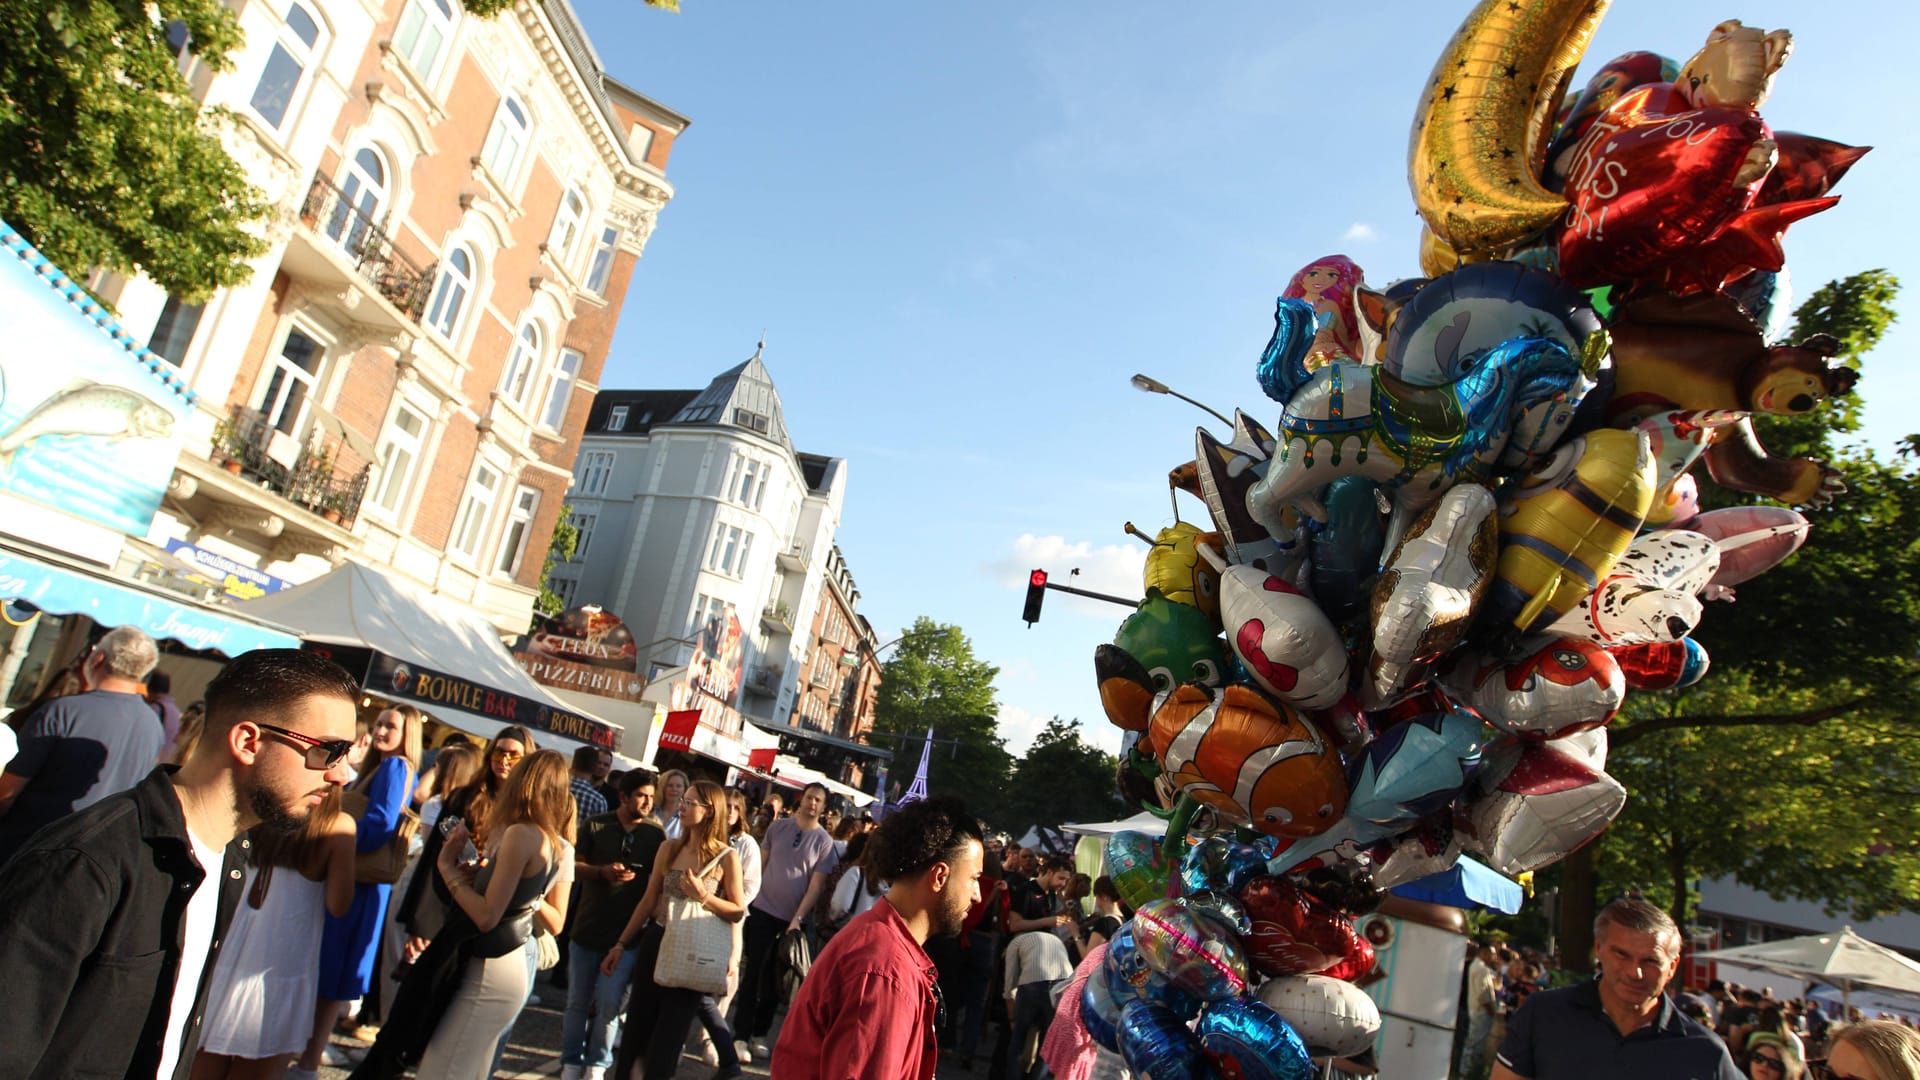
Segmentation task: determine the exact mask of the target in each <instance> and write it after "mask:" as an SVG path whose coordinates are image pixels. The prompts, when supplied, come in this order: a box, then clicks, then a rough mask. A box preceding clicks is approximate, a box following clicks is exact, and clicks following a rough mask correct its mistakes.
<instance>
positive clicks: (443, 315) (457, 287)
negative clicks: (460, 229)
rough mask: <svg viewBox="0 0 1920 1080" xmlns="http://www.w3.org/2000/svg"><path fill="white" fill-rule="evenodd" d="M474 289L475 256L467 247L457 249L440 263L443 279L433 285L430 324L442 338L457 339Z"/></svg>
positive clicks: (428, 321) (428, 310)
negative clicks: (455, 335) (455, 337)
mask: <svg viewBox="0 0 1920 1080" xmlns="http://www.w3.org/2000/svg"><path fill="white" fill-rule="evenodd" d="M472 288H473V256H472V254H470V253H469V252H468V251H467V249H466V248H464V247H457V248H454V249H453V251H452V252H450V253H449V254H448V255H447V257H446V259H445V260H443V261H442V262H441V263H440V280H438V281H436V282H434V283H433V299H432V300H431V301H430V302H429V303H428V304H427V325H428V326H431V327H432V328H433V329H434V330H436V331H438V332H439V334H440V336H441V337H444V338H451V337H453V332H454V330H455V329H456V328H458V327H459V325H460V309H461V308H462V307H464V306H465V305H466V302H467V293H468V292H469V291H471V290H472Z"/></svg>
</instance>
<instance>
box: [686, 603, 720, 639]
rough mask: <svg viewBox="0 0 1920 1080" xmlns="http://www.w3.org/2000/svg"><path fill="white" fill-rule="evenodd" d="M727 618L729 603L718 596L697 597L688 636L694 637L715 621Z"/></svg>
mask: <svg viewBox="0 0 1920 1080" xmlns="http://www.w3.org/2000/svg"><path fill="white" fill-rule="evenodd" d="M726 617H727V602H726V601H725V600H722V599H720V598H719V597H717V596H704V595H702V596H695V597H694V598H693V623H692V625H690V626H688V627H687V636H688V637H692V636H693V635H695V634H697V633H699V632H700V631H702V630H704V629H706V628H707V624H708V623H710V622H712V621H713V620H715V619H725V618H726Z"/></svg>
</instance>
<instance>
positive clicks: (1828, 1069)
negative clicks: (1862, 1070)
mask: <svg viewBox="0 0 1920 1080" xmlns="http://www.w3.org/2000/svg"><path fill="white" fill-rule="evenodd" d="M1810 1068H1811V1070H1812V1073H1813V1080H1867V1078H1866V1077H1864V1076H1848V1075H1847V1074H1846V1073H1838V1072H1834V1071H1833V1067H1832V1066H1830V1065H1828V1064H1827V1063H1826V1062H1824V1061H1816V1062H1813V1063H1812V1064H1811V1065H1810Z"/></svg>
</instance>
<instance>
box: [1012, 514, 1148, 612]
mask: <svg viewBox="0 0 1920 1080" xmlns="http://www.w3.org/2000/svg"><path fill="white" fill-rule="evenodd" d="M1146 563H1147V545H1145V544H1143V543H1141V542H1140V541H1138V540H1134V539H1131V538H1129V539H1128V541H1127V542H1126V543H1124V544H1103V545H1100V546H1098V547H1096V546H1094V544H1093V542H1092V541H1089V540H1077V541H1076V540H1069V539H1067V538H1066V537H1064V536H1035V535H1033V534H1032V533H1023V534H1021V536H1020V537H1019V538H1018V539H1017V540H1015V541H1014V542H1013V546H1012V550H1010V551H1008V552H1007V553H1006V554H1004V555H1002V556H1001V557H1000V558H998V559H995V560H994V561H993V562H991V563H989V564H988V566H987V571H988V573H990V574H991V575H992V576H993V579H994V580H995V581H996V582H998V583H999V584H1000V585H1001V587H1003V588H1006V589H1025V588H1026V587H1027V574H1028V573H1029V572H1030V571H1033V570H1045V571H1047V573H1048V574H1049V575H1050V580H1051V581H1052V583H1053V584H1056V585H1071V586H1073V587H1074V588H1076V589H1086V590H1087V591H1089V592H1097V593H1105V594H1107V595H1108V596H1118V597H1124V598H1126V599H1128V600H1137V599H1139V597H1140V596H1141V594H1142V592H1143V591H1144V588H1145V587H1144V586H1143V585H1142V584H1141V575H1142V573H1143V572H1144V570H1145V569H1146ZM1074 570H1079V571H1080V572H1079V573H1078V574H1075V573H1073V571H1074ZM1047 604H1048V606H1047V607H1046V608H1045V610H1047V611H1052V610H1053V605H1054V604H1064V606H1066V607H1067V608H1068V609H1070V610H1073V611H1078V612H1080V613H1082V614H1086V615H1095V616H1098V617H1099V618H1102V619H1106V620H1108V621H1113V620H1114V619H1116V617H1124V616H1125V615H1126V612H1125V611H1124V610H1123V609H1121V608H1119V607H1116V606H1115V605H1113V604H1109V603H1106V602H1105V601H1100V600H1088V599H1084V598H1081V597H1077V596H1072V595H1070V594H1064V593H1054V594H1053V595H1051V596H1049V597H1048V598H1047Z"/></svg>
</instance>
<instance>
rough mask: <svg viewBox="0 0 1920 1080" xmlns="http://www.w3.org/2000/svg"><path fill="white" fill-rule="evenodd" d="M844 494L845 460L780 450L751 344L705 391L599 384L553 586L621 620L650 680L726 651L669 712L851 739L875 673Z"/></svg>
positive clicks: (723, 725) (782, 436)
mask: <svg viewBox="0 0 1920 1080" xmlns="http://www.w3.org/2000/svg"><path fill="white" fill-rule="evenodd" d="M846 489H847V463H846V461H845V460H844V459H841V458H836V457H828V456H823V455H818V454H806V453H801V452H799V451H798V450H796V449H795V448H794V445H793V442H792V440H791V438H790V437H789V435H788V432H787V425H786V417H785V412H784V409H783V407H782V405H781V402H780V394H779V391H778V390H777V389H776V388H775V387H774V384H773V380H772V378H771V376H769V375H768V373H767V368H766V365H765V363H764V362H763V361H762V359H761V354H760V352H759V351H756V352H755V353H754V355H753V356H752V357H751V358H750V359H748V360H747V361H745V362H744V363H741V364H739V365H737V366H735V367H733V368H731V369H729V370H727V371H725V372H723V373H721V374H720V375H718V376H716V377H715V378H714V380H713V381H712V382H711V383H709V384H708V385H707V386H706V388H705V389H702V390H603V391H601V392H600V394H599V395H598V396H597V397H596V398H595V400H594V404H593V411H592V414H591V415H590V417H589V418H588V420H587V429H586V434H585V435H584V436H583V438H582V439H581V443H580V457H579V460H578V461H577V462H576V464H575V470H574V487H573V491H572V493H571V494H570V495H569V496H568V502H569V505H570V506H571V508H572V511H573V523H574V525H575V526H576V528H577V529H578V530H579V543H578V545H577V546H576V548H575V551H574V555H573V559H572V560H571V561H569V562H566V563H561V564H557V565H556V566H555V567H554V569H553V572H552V575H551V577H550V580H549V586H550V587H551V588H552V589H553V590H554V591H555V592H556V593H558V594H560V596H561V597H562V599H564V600H565V601H566V603H567V605H568V606H569V607H573V606H583V605H593V606H597V607H600V608H602V609H604V610H606V611H609V612H612V613H613V614H615V615H617V616H619V617H620V619H621V620H623V621H624V622H625V624H626V626H627V628H628V630H629V631H630V632H631V633H632V634H633V636H634V639H635V640H636V641H637V642H639V643H640V645H639V649H640V665H641V670H642V671H643V672H646V673H649V675H650V678H652V679H655V680H665V679H672V678H676V677H677V676H675V675H674V673H675V672H676V671H678V670H679V669H681V668H683V667H684V666H685V665H687V664H688V663H689V662H690V661H692V660H693V659H694V657H695V655H696V652H697V651H700V650H701V649H702V645H701V641H702V640H703V639H704V640H705V641H709V642H723V643H725V644H723V645H721V646H720V648H719V649H718V651H719V652H722V653H724V654H726V655H728V656H731V657H733V659H731V660H729V661H728V664H729V672H730V673H729V674H728V675H727V677H725V678H719V679H716V678H712V677H706V678H703V679H702V680H699V681H700V682H701V686H700V688H699V690H698V692H697V694H694V697H695V698H697V700H694V701H680V702H674V703H672V704H673V705H674V707H698V708H700V709H701V711H702V714H703V719H702V723H703V725H706V726H709V727H712V728H714V729H716V730H717V733H718V734H719V735H721V736H722V737H723V738H726V739H733V740H738V739H739V737H740V736H741V734H742V732H741V730H740V728H741V725H743V724H746V723H751V724H754V725H755V726H757V727H760V728H764V729H767V730H771V731H775V732H777V733H780V734H782V735H783V736H784V735H786V734H788V733H799V734H797V735H796V736H795V737H796V738H798V739H800V740H801V741H802V742H803V743H804V742H805V741H806V738H807V736H808V735H811V736H814V740H813V741H820V740H823V739H824V740H829V741H837V740H838V737H837V736H836V732H838V733H841V734H843V735H844V736H845V739H846V741H847V742H848V745H849V746H854V745H855V744H853V743H852V741H851V740H852V738H853V737H854V736H856V735H857V734H858V733H859V732H860V731H862V730H864V727H863V726H862V721H860V720H859V719H858V718H860V717H862V716H865V717H867V718H868V719H867V720H866V721H865V722H866V723H870V717H871V710H872V704H871V702H872V696H873V688H874V687H875V686H877V684H878V678H879V676H878V667H877V665H876V664H874V663H872V662H871V661H872V656H873V650H872V648H871V639H872V630H871V629H870V628H868V627H866V626H865V624H864V622H857V620H858V613H857V611H856V610H855V605H856V603H857V601H858V598H859V593H858V591H857V590H856V589H855V588H854V587H853V578H852V575H851V574H850V573H848V572H847V569H846V565H845V561H844V559H843V558H842V557H841V555H840V551H839V549H838V547H837V546H836V545H835V543H834V536H835V534H836V532H837V531H838V529H839V526H840V514H841V510H842V507H843V506H844V505H845V502H846ZM856 626H857V627H858V629H855V627H856ZM863 643H864V644H865V645H866V646H867V647H866V648H865V649H864V652H862V645H863ZM736 645H737V651H735V646H736ZM706 651H707V652H713V651H715V650H714V649H713V647H712V646H707V647H706ZM849 654H852V655H853V656H854V657H855V662H853V663H851V664H848V665H845V668H844V670H843V669H842V665H841V658H842V657H843V656H845V655H849ZM823 658H824V659H823ZM706 663H707V660H706V659H705V654H704V653H703V654H702V659H701V664H703V665H705V664H706ZM822 664H825V665H827V666H826V667H821V665H822ZM816 670H818V671H820V672H824V673H825V674H818V675H816V674H815V672H816ZM734 671H737V675H738V677H737V679H736V678H734V677H733V676H732V674H731V672H734ZM684 681H686V682H688V683H689V684H691V683H692V682H694V681H696V680H693V679H686V680H684ZM689 693H690V694H693V693H694V692H693V691H691V690H690V691H689ZM809 702H812V704H809ZM849 703H851V708H849ZM831 710H841V712H844V719H843V717H842V715H841V712H831ZM803 717H806V718H810V719H807V720H806V723H805V726H804V727H801V726H796V721H799V720H800V719H801V718H803ZM634 734H635V733H633V732H631V731H629V736H628V737H629V740H630V741H631V742H633V743H634V745H638V740H637V739H635V738H634ZM782 741H783V744H784V742H785V739H784V738H783V740H782ZM783 748H785V747H784V746H783ZM797 748H798V749H804V748H805V747H804V746H802V747H797ZM858 749H859V750H862V751H866V752H867V753H869V754H870V753H871V751H870V750H867V748H865V747H859V748H858ZM802 760H803V761H804V760H806V758H804V757H803V758H802ZM832 775H836V776H839V775H841V771H840V770H836V771H835V772H834V773H833V774H832Z"/></svg>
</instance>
